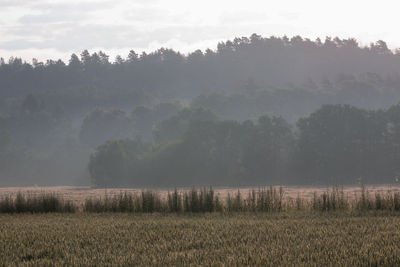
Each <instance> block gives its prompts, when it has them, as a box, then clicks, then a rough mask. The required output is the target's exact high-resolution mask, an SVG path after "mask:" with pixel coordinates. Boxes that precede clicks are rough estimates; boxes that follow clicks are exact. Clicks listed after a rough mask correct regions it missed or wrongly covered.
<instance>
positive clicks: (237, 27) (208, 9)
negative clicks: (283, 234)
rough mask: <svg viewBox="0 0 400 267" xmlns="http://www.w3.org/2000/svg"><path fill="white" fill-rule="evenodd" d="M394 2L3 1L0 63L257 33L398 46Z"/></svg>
mask: <svg viewBox="0 0 400 267" xmlns="http://www.w3.org/2000/svg"><path fill="white" fill-rule="evenodd" d="M399 10H400V1H398V0H396V1H395V0H390V1H389V0H380V1H370V0H364V1H359V0H335V1H331V0H329V1H328V0H325V1H322V0H301V1H300V0H274V1H269V0H247V1H243V0H242V1H232V0H231V1H227V0H213V1H212V0H202V1H192V0H113V1H111V0H57V1H54V0H53V1H50V0H0V57H3V58H6V59H7V58H9V57H11V56H17V57H22V58H23V59H24V60H27V61H30V60H31V59H32V58H37V59H39V60H43V61H44V60H46V59H58V58H61V59H63V60H65V61H67V60H68V59H69V57H70V55H71V54H72V53H76V54H80V53H81V52H82V51H83V50H84V49H88V50H89V51H90V52H95V51H99V50H102V51H105V52H106V53H107V54H109V55H110V56H111V57H112V58H114V57H115V56H116V55H121V56H122V57H126V56H127V54H128V53H129V50H131V49H133V50H135V51H137V52H138V53H140V52H142V51H146V52H150V51H154V50H156V49H158V48H161V47H165V48H173V49H175V50H178V51H181V52H182V53H188V52H190V51H194V50H196V49H202V50H204V49H206V48H211V49H215V48H216V46H217V43H218V42H220V41H226V40H228V39H233V38H234V37H242V36H250V35H251V34H253V33H257V34H259V35H262V36H264V37H269V36H271V35H274V36H284V35H286V36H288V37H289V38H290V37H292V36H296V35H301V36H302V37H306V38H310V39H312V40H315V39H316V38H317V37H320V38H321V39H325V37H326V36H331V37H335V36H338V37H340V38H350V37H351V38H356V39H357V40H358V41H359V42H360V43H361V44H362V45H368V44H369V43H371V42H375V41H377V40H384V41H386V42H387V44H388V46H389V48H392V49H395V48H399V47H400V34H398V32H399V30H398V24H399V20H398V18H399V15H398V14H399Z"/></svg>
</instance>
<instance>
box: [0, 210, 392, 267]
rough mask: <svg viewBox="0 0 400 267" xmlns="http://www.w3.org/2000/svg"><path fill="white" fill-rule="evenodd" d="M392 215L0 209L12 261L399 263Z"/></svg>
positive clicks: (3, 244)
mask: <svg viewBox="0 0 400 267" xmlns="http://www.w3.org/2000/svg"><path fill="white" fill-rule="evenodd" d="M399 228H400V217H398V216H390V215H387V214H386V215H385V214H367V215H366V214H364V215H361V216H355V215H349V214H329V215H323V214H314V215H312V214H303V213H290V214H289V213H284V214H270V215H267V214H242V213H238V214H230V215H223V214H205V215H199V216H194V215H190V216H186V215H182V216H180V215H160V214H147V215H132V214H121V213H115V214H86V213H75V214H40V215H38V214H34V215H30V214H18V215H0V262H1V265H4V266H13V265H14V266H24V265H25V266H31V265H34V266H46V265H66V266H73V265H76V266H79V265H80V266H101V265H103V266H104V265H107V266H110V265H113V266H122V265H125V266H127V265H131V266H133V265H135V266H148V265H156V266H172V265H193V266H196V265H197V266H209V265H213V266H235V265H239V266H245V265H249V266H257V265H258V266H266V265H269V266H276V265H285V266H288V265H299V266H301V265H318V266H355V265H358V266H372V265H373V266H375V265H386V266H399V264H400V245H399V240H400V231H399Z"/></svg>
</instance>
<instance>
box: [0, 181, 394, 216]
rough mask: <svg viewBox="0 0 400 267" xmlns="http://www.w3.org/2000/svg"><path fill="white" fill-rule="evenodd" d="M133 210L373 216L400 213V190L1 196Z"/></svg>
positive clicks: (45, 204)
mask: <svg viewBox="0 0 400 267" xmlns="http://www.w3.org/2000/svg"><path fill="white" fill-rule="evenodd" d="M76 211H82V212H89V213H91V212H95V213H101V212H129V213H155V212H159V213H212V212H220V213H232V212H254V213H278V212H293V211H303V212H337V211H341V212H369V211H389V212H393V213H397V212H399V213H400V192H396V191H391V190H388V191H386V192H379V191H376V192H375V193H374V194H371V193H370V192H369V191H368V189H367V188H366V187H365V186H362V187H361V190H360V192H359V193H356V192H354V193H353V194H352V195H349V193H345V192H344V189H343V188H339V187H333V188H332V189H327V190H326V191H325V192H323V193H317V192H314V194H313V197H312V198H305V197H300V195H299V194H298V196H297V197H296V198H293V197H291V196H286V195H285V192H284V190H283V187H279V188H278V187H272V186H271V187H267V188H259V189H258V190H254V189H251V190H249V191H248V193H247V194H244V193H243V192H241V191H240V190H238V191H237V192H236V193H233V194H231V193H228V194H227V195H225V196H222V195H220V194H219V193H215V192H214V190H213V189H212V188H211V187H210V188H202V189H196V188H192V189H191V190H177V189H175V190H174V191H173V192H168V193H166V194H163V193H162V192H161V191H151V190H144V191H141V192H140V193H137V192H127V191H125V192H123V191H121V192H120V193H117V194H112V195H108V194H107V192H105V194H104V196H103V197H88V198H86V200H85V201H84V202H83V203H77V202H73V201H71V200H64V199H63V198H62V197H61V196H59V195H57V194H55V193H39V194H33V193H28V194H23V193H21V192H19V193H17V194H16V196H12V195H5V196H2V197H1V196H0V213H49V212H58V213H73V212H76Z"/></svg>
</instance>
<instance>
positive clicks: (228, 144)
mask: <svg viewBox="0 0 400 267" xmlns="http://www.w3.org/2000/svg"><path fill="white" fill-rule="evenodd" d="M399 70H400V50H395V51H392V50H390V49H388V47H387V45H386V43H385V42H384V41H377V42H375V43H372V44H370V45H369V46H365V47H363V46H360V45H359V44H358V43H357V41H356V40H354V39H340V38H337V37H336V38H329V37H327V38H326V39H325V40H324V41H321V40H320V39H317V40H315V41H311V40H309V39H305V38H302V37H300V36H295V37H292V38H290V39H289V38H287V37H285V36H284V37H281V38H278V37H269V38H264V37H261V36H259V35H256V34H253V35H252V36H250V37H242V38H235V39H234V40H228V41H226V42H221V43H219V44H218V47H217V49H216V50H210V49H207V50H206V51H200V50H196V51H194V52H192V53H189V54H187V55H184V54H181V53H179V52H177V51H174V50H171V49H165V48H161V49H159V50H157V51H154V52H151V53H144V52H143V53H141V54H140V55H139V54H137V53H136V52H135V51H130V53H129V55H128V56H127V57H126V58H123V57H122V56H117V57H116V58H115V60H110V58H109V56H108V55H107V54H106V53H104V52H102V51H99V52H94V53H89V51H87V50H85V51H83V52H82V53H81V54H80V55H79V56H78V55H76V54H73V55H71V58H70V60H69V61H68V62H63V61H61V60H47V61H46V62H39V61H38V60H36V59H33V60H32V63H27V62H23V61H22V60H21V59H20V58H18V57H13V58H10V59H8V60H6V59H1V60H0V185H32V184H87V183H90V182H94V184H97V185H100V184H101V185H104V184H110V185H146V184H147V185H154V186H157V185H163V186H168V185H175V184H176V185H191V184H204V185H208V184H219V185H238V184H255V185H261V184H268V183H320V184H323V183H333V182H335V181H336V182H344V181H346V182H350V183H353V182H356V180H357V179H360V178H362V179H365V180H366V181H368V182H371V183H373V182H381V181H382V179H384V180H385V181H387V182H392V181H393V179H395V178H393V177H397V172H398V170H397V167H396V164H397V162H398V151H397V150H396V149H397V142H398V140H397V139H399V138H398V137H397V136H398V135H399V133H398V131H397V130H398V129H397V128H398V127H397V120H398V119H397V118H399V116H400V114H399V113H398V110H399V108H398V105H397V103H398V102H399V101H400V72H399ZM321 106H322V108H321ZM344 118H345V119H344ZM110 151H111V152H110ZM110 153H111V154H110ZM91 154H92V156H91V157H90V155H91ZM112 155H114V156H115V157H116V158H113V157H114V156H112ZM345 156H349V157H351V159H352V160H356V161H357V162H353V161H348V160H345V159H346V157H345ZM110 157H111V158H112V159H111V158H110ZM118 157H120V158H119V159H118ZM106 159H107V160H106ZM102 162H103V163H102ZM88 164H89V165H88ZM113 164H116V165H113ZM118 164H120V165H118ZM346 164H347V165H346ZM87 166H89V167H87ZM99 166H101V168H100V169H99ZM107 166H109V168H108V167H107ZM116 166H119V167H116ZM357 166H358V167H357ZM115 170H118V173H114V171H115ZM89 177H91V178H92V180H91V181H90V179H89ZM182 177H186V178H185V180H182V179H183V178H182ZM216 177H218V179H216Z"/></svg>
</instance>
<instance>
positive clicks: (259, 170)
mask: <svg viewBox="0 0 400 267" xmlns="http://www.w3.org/2000/svg"><path fill="white" fill-rule="evenodd" d="M177 117H179V116H176V118H177ZM172 121H173V120H172ZM186 123H187V124H186V126H185V127H182V128H181V133H180V136H179V135H178V134H176V135H174V136H173V138H164V139H163V138H160V140H162V142H159V143H152V144H150V143H145V142H142V141H141V140H140V139H138V138H137V139H131V140H130V139H123V140H110V141H108V142H106V143H105V144H103V145H101V146H99V147H98V148H97V150H96V152H95V153H94V154H92V156H91V158H90V163H89V172H90V175H91V178H92V182H93V184H95V185H98V186H144V185H146V186H171V185H174V186H192V185H224V186H243V185H266V184H355V183H357V182H360V181H362V182H364V183H377V182H379V183H394V182H397V181H398V178H400V177H399V175H400V167H399V164H398V163H399V162H400V106H399V105H395V106H392V107H391V108H389V109H387V110H364V109H359V108H355V107H352V106H348V105H325V106H323V107H321V108H320V109H318V110H317V111H315V112H313V113H312V114H311V115H309V116H308V117H305V118H301V119H299V120H298V121H297V124H296V127H294V126H292V125H290V124H289V123H287V122H286V121H285V120H284V119H282V118H280V117H269V116H262V117H260V118H259V119H258V120H257V121H256V122H253V121H249V120H248V121H244V122H241V123H240V122H236V121H223V120H215V119H214V120H209V119H207V118H196V119H193V120H189V121H186ZM178 125H180V124H179V123H176V124H172V127H171V128H172V129H178V127H177V126H178ZM162 133H163V131H160V134H161V136H162ZM166 133H168V131H166ZM166 135H168V134H166Z"/></svg>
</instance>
